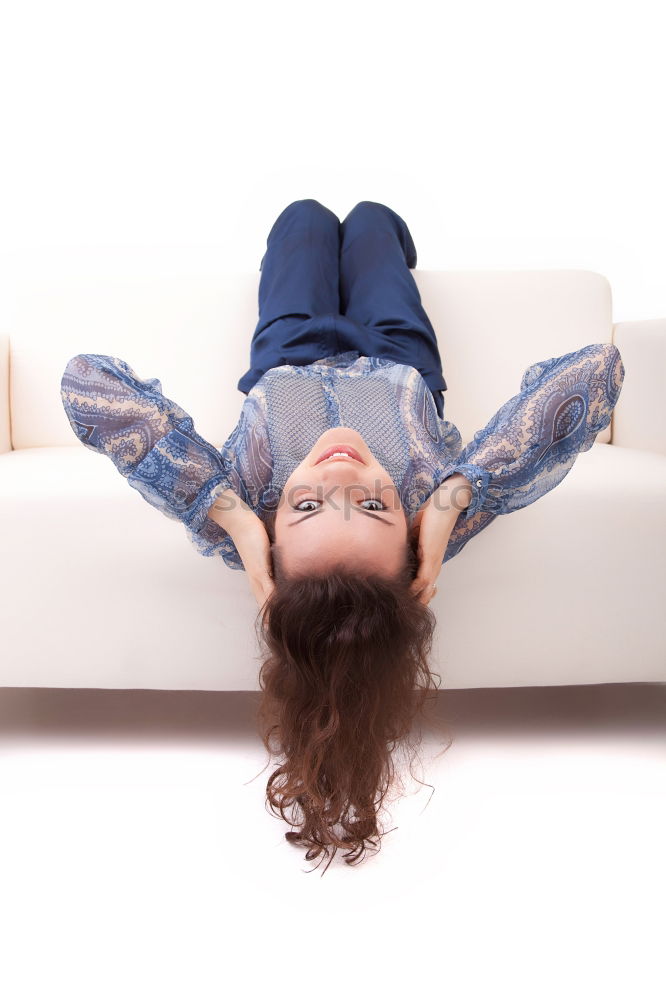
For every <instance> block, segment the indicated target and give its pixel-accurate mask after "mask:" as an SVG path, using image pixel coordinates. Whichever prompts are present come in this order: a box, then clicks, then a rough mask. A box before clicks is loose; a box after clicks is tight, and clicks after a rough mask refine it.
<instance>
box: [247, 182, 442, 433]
mask: <svg viewBox="0 0 666 1000" xmlns="http://www.w3.org/2000/svg"><path fill="white" fill-rule="evenodd" d="M414 267H416V247H415V246H414V241H413V240H412V237H411V234H410V232H409V229H408V228H407V225H406V223H405V222H404V221H403V220H402V219H401V218H400V216H399V215H397V213H396V212H394V211H392V209H390V208H387V207H386V205H381V204H380V203H379V202H375V201H361V202H359V203H358V205H356V206H355V207H354V208H353V209H352V210H351V212H349V214H348V215H347V217H346V218H345V220H344V222H340V221H339V219H338V217H337V215H335V214H334V213H333V212H331V211H330V209H328V208H326V207H325V206H324V205H322V204H321V203H320V202H318V201H316V200H315V199H314V198H305V199H303V200H301V201H294V202H292V204H291V205H288V206H287V207H286V208H285V209H284V211H283V212H281V214H280V215H279V216H278V217H277V219H276V221H275V223H274V224H273V228H272V229H271V231H270V233H269V234H268V239H267V242H266V253H265V254H264V256H263V257H262V260H261V263H260V265H259V270H260V272H261V278H260V281H259V322H258V323H257V326H256V329H255V331H254V334H253V336H252V341H251V344H250V368H249V369H248V371H246V372H245V374H244V375H243V377H242V378H241V379H240V380H239V382H238V389H239V390H240V391H241V392H244V393H246V394H247V393H248V392H249V391H250V389H251V388H252V387H253V386H254V384H255V382H257V381H258V379H260V378H261V376H262V375H263V374H264V373H265V372H266V371H268V369H269V368H276V367H278V366H279V365H285V364H288V365H308V364H312V362H313V361H318V360H319V359H320V358H326V357H330V356H331V355H333V354H339V353H340V352H342V351H358V352H359V354H362V355H366V356H367V357H375V358H389V359H390V360H392V361H398V362H400V363H402V364H407V365H411V366H412V368H416V369H417V370H418V371H419V372H420V373H421V375H422V376H423V378H424V380H425V382H426V384H427V386H428V388H429V389H430V391H431V392H432V395H433V399H434V401H435V405H436V407H437V412H438V413H439V415H440V417H441V416H443V414H444V402H443V395H442V393H443V392H444V391H445V390H446V389H447V385H446V382H445V380H444V376H443V374H442V362H441V359H440V356H439V350H438V347H437V338H436V336H435V331H434V330H433V327H432V324H431V323H430V320H429V319H428V316H427V315H426V312H425V310H424V308H423V306H422V304H421V296H420V294H419V290H418V288H417V286H416V282H415V281H414V276H413V275H412V274H410V268H414Z"/></svg>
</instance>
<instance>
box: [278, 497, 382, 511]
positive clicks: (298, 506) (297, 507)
mask: <svg viewBox="0 0 666 1000" xmlns="http://www.w3.org/2000/svg"><path fill="white" fill-rule="evenodd" d="M304 503H305V504H307V503H310V504H320V503H321V500H299V501H298V503H297V504H295V505H294V510H300V511H303V513H307V512H308V511H311V510H316V509H317V508H316V506H315V507H303V506H301V505H302V504H304ZM360 503H361V504H366V503H372V504H377V506H376V507H365V508H364V509H365V510H386V504H385V503H384V502H383V500H378V499H377V498H376V497H368V498H367V499H366V500H361V501H360Z"/></svg>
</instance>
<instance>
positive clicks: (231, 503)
mask: <svg viewBox="0 0 666 1000" xmlns="http://www.w3.org/2000/svg"><path fill="white" fill-rule="evenodd" d="M248 515H254V511H253V510H252V508H251V507H249V506H248V505H247V504H246V503H245V501H244V500H241V498H240V497H239V496H238V494H237V493H235V492H234V490H232V489H226V490H222V492H221V493H218V495H217V496H216V498H215V500H214V501H213V503H212V504H211V506H210V507H209V509H208V514H207V517H209V518H210V520H211V521H214V522H215V524H217V525H219V526H220V528H222V529H223V530H224V531H226V532H227V533H228V534H229V535H231V536H232V537H233V535H234V532H237V531H238V530H239V528H240V527H241V526H242V525H243V524H245V523H247V520H248Z"/></svg>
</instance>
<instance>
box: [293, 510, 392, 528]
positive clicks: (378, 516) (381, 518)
mask: <svg viewBox="0 0 666 1000" xmlns="http://www.w3.org/2000/svg"><path fill="white" fill-rule="evenodd" d="M323 509H324V508H323V507H319V509H318V510H310V511H308V513H307V514H306V515H305V516H304V517H299V519H298V521H292V522H291V523H290V524H288V525H287V527H288V528H293V527H294V525H295V524H300V523H301V521H306V520H307V519H308V518H309V517H316V515H317V514H321V513H322V511H323ZM352 510H357V511H358V512H359V513H360V514H366V515H367V516H368V517H374V518H376V519H377V520H378V521H381V523H382V524H386V525H391V524H394V523H395V522H394V521H387V520H386V518H385V517H384V516H382V515H381V514H374V513H373V512H372V511H371V510H363V508H362V507H352Z"/></svg>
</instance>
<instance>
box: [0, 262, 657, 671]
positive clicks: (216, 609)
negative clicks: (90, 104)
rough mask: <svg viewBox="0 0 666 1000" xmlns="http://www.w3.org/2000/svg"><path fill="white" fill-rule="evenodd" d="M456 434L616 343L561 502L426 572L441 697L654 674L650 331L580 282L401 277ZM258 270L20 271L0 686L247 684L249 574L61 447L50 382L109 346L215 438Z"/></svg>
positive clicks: (547, 277) (2, 459)
mask: <svg viewBox="0 0 666 1000" xmlns="http://www.w3.org/2000/svg"><path fill="white" fill-rule="evenodd" d="M413 273H414V277H415V279H416V282H417V285H418V287H419V289H420V291H421V295H422V299H423V303H424V306H425V308H426V310H427V312H428V314H429V316H430V318H431V320H432V323H433V325H434V327H435V330H436V331H437V334H438V338H439V344H440V350H441V355H442V359H443V368H444V374H445V378H446V380H447V383H448V385H449V387H450V388H449V389H448V391H447V392H446V393H445V397H444V398H445V407H446V411H445V413H446V416H447V418H448V419H450V420H453V421H454V422H455V423H457V425H458V427H459V428H460V431H461V434H462V437H463V441H464V442H466V441H468V440H469V439H470V438H471V437H472V436H473V434H474V432H475V430H478V429H479V428H481V427H483V426H484V425H485V424H486V423H487V421H488V420H489V418H490V417H491V416H492V415H493V413H494V412H495V411H496V410H497V409H498V407H499V406H500V405H501V404H502V403H503V402H504V401H505V400H506V399H508V398H509V397H510V396H512V395H513V394H514V393H515V392H517V391H518V388H519V383H520V378H521V375H522V373H523V371H524V369H525V368H526V367H527V365H529V364H531V363H533V362H535V361H538V360H542V359H544V358H548V357H552V356H554V355H559V354H563V353H565V352H568V351H572V350H575V349H577V348H578V347H582V346H583V345H585V344H589V343H598V342H601V341H605V342H610V341H612V342H613V343H615V344H617V346H618V347H619V349H620V351H621V354H622V358H623V361H624V364H625V372H626V374H625V381H624V386H623V389H622V393H621V396H620V399H619V402H618V405H617V407H616V409H615V412H614V415H613V420H612V424H611V426H610V427H609V428H607V430H606V431H605V432H603V433H602V434H600V435H599V436H598V438H597V440H596V442H595V444H594V445H593V447H592V448H591V449H590V451H588V452H584V453H583V454H581V455H580V456H579V457H578V458H577V460H576V463H575V465H574V466H573V468H572V469H571V471H570V473H569V475H568V476H567V477H566V479H565V480H564V481H563V482H562V483H561V484H560V485H559V486H558V487H556V489H554V490H552V491H551V492H550V493H548V494H547V495H546V496H544V497H542V498H541V499H540V500H539V501H537V502H536V503H534V504H532V505H531V506H529V507H526V508H524V509H523V510H519V511H516V512H514V513H512V514H508V515H505V516H502V517H498V518H497V519H496V520H495V521H494V522H493V523H492V524H491V525H489V527H488V528H487V529H485V531H483V532H482V533H481V534H480V535H478V536H477V537H475V538H473V539H471V541H470V542H469V543H468V545H467V547H466V548H465V549H464V550H463V551H462V552H461V553H460V554H459V555H458V556H456V557H455V559H452V560H451V561H450V562H449V563H448V564H447V565H446V566H445V567H443V569H442V573H441V575H440V579H439V592H438V594H437V597H436V598H435V600H434V601H433V602H432V603H431V607H432V608H433V609H434V611H435V612H436V614H437V617H438V621H439V625H438V629H437V632H436V636H435V647H434V649H433V656H432V666H433V668H434V670H435V671H436V672H437V673H438V674H439V675H440V677H441V687H442V688H443V689H444V688H472V687H506V686H531V685H553V684H555V685H562V684H598V683H609V682H625V681H640V682H663V681H666V615H665V614H664V610H665V607H666V600H665V599H666V558H665V556H666V519H665V513H666V417H665V415H664V403H665V401H666V319H659V320H652V321H640V322H624V323H616V324H614V323H613V320H612V309H611V290H610V286H609V283H608V281H607V280H606V278H604V277H603V275H601V274H597V273H595V272H591V271H582V270H547V271H457V272H456V271H423V270H416V271H414V272H413ZM258 281H259V274H258V272H256V273H254V272H253V273H247V272H243V273H239V274H226V275H224V276H219V277H208V276H202V277H199V278H193V277H191V276H184V277H178V276H174V275H173V274H164V275H158V276H155V275H149V276H146V277H145V278H142V279H139V278H137V277H136V276H131V277H130V276H126V277H123V276H118V275H116V276H113V277H108V276H105V277H99V278H90V277H87V278H78V279H75V278H70V279H63V278H58V279H57V280H53V281H50V282H49V281H45V280H43V279H39V280H38V279H35V280H31V281H28V280H26V279H23V280H21V281H20V283H18V284H16V285H15V299H14V311H13V320H12V323H11V328H10V329H5V330H3V331H1V332H0V502H1V504H2V519H1V520H0V558H1V563H0V565H1V572H0V580H1V586H2V599H1V600H0V615H1V616H2V622H1V626H0V629H1V631H0V635H1V637H2V639H1V643H2V648H1V658H0V685H2V686H6V687H84V688H161V689H199V690H259V685H258V679H257V673H258V668H259V662H260V655H259V645H258V642H257V639H256V637H255V632H254V619H255V614H256V610H257V609H256V605H255V602H254V599H253V597H252V594H251V591H250V588H249V585H248V582H247V578H246V576H245V574H244V573H243V572H240V571H234V570H231V569H229V568H228V567H227V566H225V565H224V563H223V562H222V560H221V559H219V558H204V557H202V556H200V555H199V554H198V553H197V552H196V551H195V550H194V548H193V547H192V545H191V543H190V542H189V540H188V539H187V537H186V534H185V529H184V527H183V526H182V525H180V524H179V523H178V522H176V521H172V520H170V519H168V518H166V517H165V516H164V515H162V514H161V513H159V512H158V511H156V510H155V509H154V508H152V507H150V506H149V505H148V504H147V503H146V502H145V501H144V500H143V499H142V498H141V496H140V495H139V494H138V493H137V492H136V491H135V490H133V489H132V488H131V487H130V486H129V485H128V484H127V482H126V481H125V480H124V479H123V478H122V477H121V476H120V475H119V474H118V472H117V471H116V469H115V468H114V466H113V465H112V463H111V462H110V461H109V460H108V459H107V458H106V457H104V456H102V455H100V456H97V455H94V454H93V453H92V452H90V451H89V450H87V449H86V448H84V446H83V445H82V444H81V443H80V442H79V441H78V440H77V439H76V438H75V437H74V434H73V432H72V430H71V428H70V426H69V423H68V421H67V418H66V416H65V413H64V410H63V408H62V404H61V401H60V378H61V375H62V372H63V369H64V366H65V364H66V362H67V360H68V359H69V358H71V357H72V356H73V355H75V354H79V353H101V354H111V355H115V356H117V357H120V358H123V359H124V360H126V361H128V362H129V363H130V364H131V365H132V367H133V368H134V369H135V370H136V371H137V373H138V374H139V375H140V376H141V377H142V378H152V377H155V376H156V377H158V378H159V379H160V380H161V382H162V389H163V392H164V393H165V395H167V396H169V397H170V398H171V399H174V400H175V401H176V402H178V403H180V404H181V406H183V407H184V408H185V409H186V410H187V411H188V412H189V413H190V414H191V415H192V417H193V418H194V421H195V427H196V429H197V430H198V431H199V432H200V433H201V434H203V436H204V437H205V438H206V439H207V440H209V441H211V442H212V443H213V444H215V445H217V446H218V447H219V446H220V445H221V444H222V443H223V441H224V440H225V439H226V437H227V436H228V435H229V433H230V432H231V430H232V429H233V427H234V426H235V424H236V422H237V420H238V415H239V411H240V407H241V405H242V403H243V400H244V399H245V397H244V396H243V395H242V394H241V393H240V392H239V391H238V390H237V389H236V382H237V380H238V378H239V377H240V375H241V374H242V372H244V371H245V369H246V367H247V365H248V358H249V343H250V338H251V335H252V331H253V329H254V326H255V324H256V321H257V287H258Z"/></svg>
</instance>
